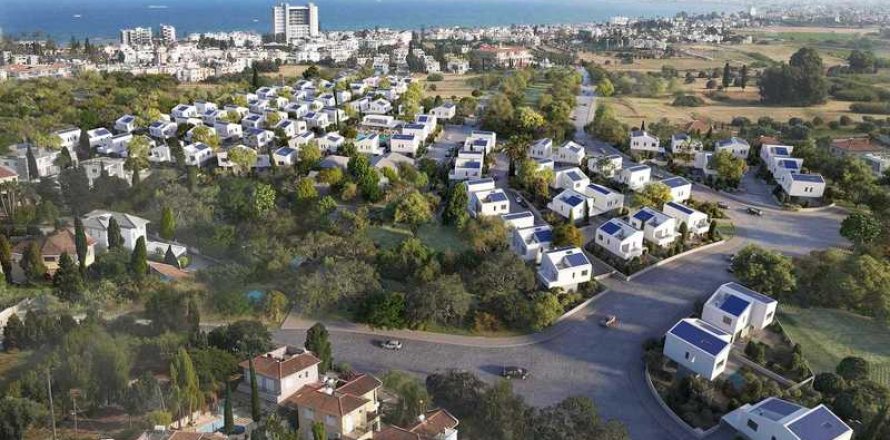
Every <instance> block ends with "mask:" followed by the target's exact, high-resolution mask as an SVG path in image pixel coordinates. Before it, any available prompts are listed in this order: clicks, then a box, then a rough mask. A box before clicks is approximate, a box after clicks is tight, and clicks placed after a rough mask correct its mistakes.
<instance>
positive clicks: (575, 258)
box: [538, 247, 593, 291]
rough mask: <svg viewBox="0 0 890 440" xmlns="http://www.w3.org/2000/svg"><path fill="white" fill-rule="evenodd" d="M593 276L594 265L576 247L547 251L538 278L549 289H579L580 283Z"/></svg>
mask: <svg viewBox="0 0 890 440" xmlns="http://www.w3.org/2000/svg"><path fill="white" fill-rule="evenodd" d="M592 278H593V265H592V264H590V260H588V259H587V256H586V255H584V251H582V250H581V249H579V248H576V247H569V248H562V249H554V250H551V251H549V252H545V253H544V255H543V256H542V257H541V265H540V266H539V267H538V279H539V280H541V284H543V285H544V287H546V288H547V289H554V288H561V289H563V290H566V291H574V290H577V289H578V285H579V284H582V283H586V282H588V281H590V280H591V279H592Z"/></svg>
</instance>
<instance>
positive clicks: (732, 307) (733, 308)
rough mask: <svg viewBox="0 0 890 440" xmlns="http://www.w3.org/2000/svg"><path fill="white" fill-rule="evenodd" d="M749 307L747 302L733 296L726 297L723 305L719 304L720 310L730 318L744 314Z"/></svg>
mask: <svg viewBox="0 0 890 440" xmlns="http://www.w3.org/2000/svg"><path fill="white" fill-rule="evenodd" d="M749 305H751V303H749V302H748V301H745V300H743V299H741V298H739V297H737V296H735V295H728V296H727V297H726V299H724V300H723V304H720V310H723V311H724V312H726V313H729V314H730V315H732V316H741V314H742V313H744V312H745V309H747V308H748V306H749Z"/></svg>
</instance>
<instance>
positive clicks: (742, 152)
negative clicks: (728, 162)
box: [714, 136, 751, 159]
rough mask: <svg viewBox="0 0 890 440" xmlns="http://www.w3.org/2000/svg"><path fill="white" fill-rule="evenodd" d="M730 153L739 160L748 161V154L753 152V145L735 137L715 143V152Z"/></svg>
mask: <svg viewBox="0 0 890 440" xmlns="http://www.w3.org/2000/svg"><path fill="white" fill-rule="evenodd" d="M721 151H729V152H730V153H732V155H733V157H736V158H739V159H748V153H750V152H751V145H750V144H748V141H746V140H744V139H742V138H737V137H735V136H733V137H731V138H728V139H721V140H719V141H717V142H715V143H714V152H715V153H719V152H721Z"/></svg>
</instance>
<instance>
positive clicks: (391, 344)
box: [380, 339, 402, 350]
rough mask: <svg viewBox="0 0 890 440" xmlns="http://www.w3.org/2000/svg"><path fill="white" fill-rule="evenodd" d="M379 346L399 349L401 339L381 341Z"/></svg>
mask: <svg viewBox="0 0 890 440" xmlns="http://www.w3.org/2000/svg"><path fill="white" fill-rule="evenodd" d="M380 348H385V349H387V350H401V349H402V341H399V340H398V339H390V340H388V341H383V342H381V343H380Z"/></svg>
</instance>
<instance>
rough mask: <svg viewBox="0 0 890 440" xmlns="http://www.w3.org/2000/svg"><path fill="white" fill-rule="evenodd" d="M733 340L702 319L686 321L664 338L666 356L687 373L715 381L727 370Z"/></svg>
mask: <svg viewBox="0 0 890 440" xmlns="http://www.w3.org/2000/svg"><path fill="white" fill-rule="evenodd" d="M731 345H732V344H731V337H730V335H729V334H728V333H726V332H724V331H722V330H720V329H718V328H715V327H714V326H712V325H710V324H708V323H707V322H704V321H702V320H700V319H695V318H686V319H683V320H681V321H680V322H678V323H676V324H675V325H674V326H673V327H671V329H670V330H668V332H667V334H666V335H665V340H664V355H665V356H667V357H668V358H669V359H671V360H673V361H674V362H676V363H677V364H679V365H680V366H682V367H684V368H686V369H687V370H689V371H691V372H693V373H695V374H698V375H699V376H702V377H704V378H705V379H708V380H714V379H716V378H717V376H719V375H720V374H721V373H723V371H724V370H725V369H726V363H727V362H728V361H729V350H730V346H731Z"/></svg>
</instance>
